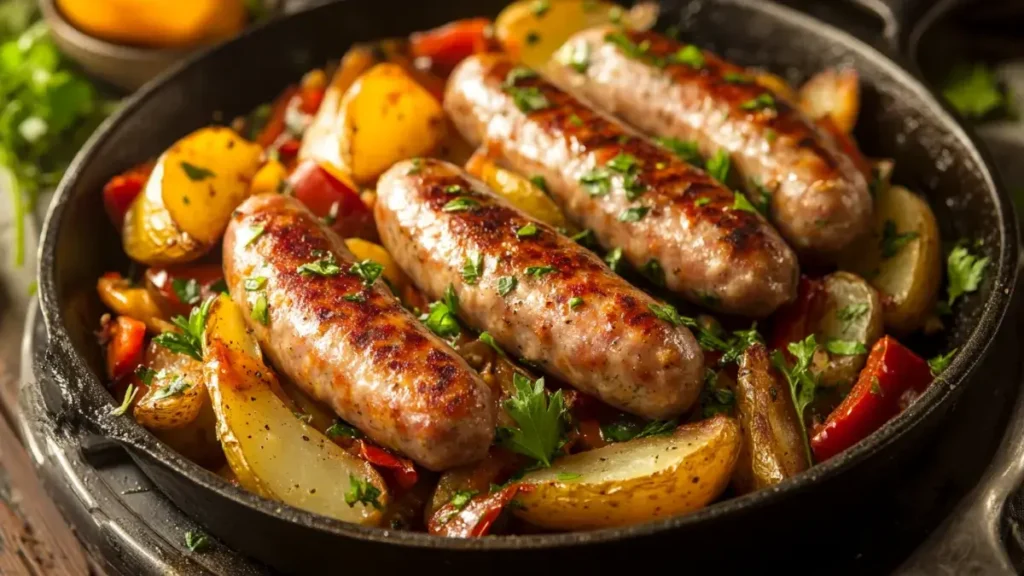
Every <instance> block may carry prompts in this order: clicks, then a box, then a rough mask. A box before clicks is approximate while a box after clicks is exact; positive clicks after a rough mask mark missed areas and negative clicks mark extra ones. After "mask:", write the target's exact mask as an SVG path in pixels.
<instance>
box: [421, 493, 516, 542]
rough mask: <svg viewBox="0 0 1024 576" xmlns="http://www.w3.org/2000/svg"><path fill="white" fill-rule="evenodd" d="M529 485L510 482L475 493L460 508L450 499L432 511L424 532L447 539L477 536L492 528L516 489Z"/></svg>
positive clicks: (485, 533)
mask: <svg viewBox="0 0 1024 576" xmlns="http://www.w3.org/2000/svg"><path fill="white" fill-rule="evenodd" d="M530 489H532V486H526V485H523V484H512V485H509V486H506V487H505V488H502V489H501V490H498V491H497V492H491V493H489V494H482V495H479V496H475V497H474V498H473V499H472V500H470V501H469V503H468V504H466V505H465V506H464V507H462V508H461V509H459V508H458V507H456V506H455V505H454V504H452V503H451V502H449V503H448V504H445V505H444V506H442V507H441V508H439V509H438V510H437V512H434V515H433V516H431V518H430V522H429V523H428V525H427V531H428V532H429V533H431V534H434V535H435V536H447V537H449V538H480V537H481V536H486V535H488V534H489V533H490V531H491V526H492V525H493V524H494V521H495V520H497V519H498V516H501V512H502V511H503V510H504V509H505V507H506V506H508V504H509V503H510V502H512V499H513V498H515V496H516V494H519V492H525V491H527V490H530Z"/></svg>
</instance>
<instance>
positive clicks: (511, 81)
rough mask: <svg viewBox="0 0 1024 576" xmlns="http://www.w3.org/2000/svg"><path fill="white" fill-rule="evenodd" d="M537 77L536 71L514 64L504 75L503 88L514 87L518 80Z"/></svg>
mask: <svg viewBox="0 0 1024 576" xmlns="http://www.w3.org/2000/svg"><path fill="white" fill-rule="evenodd" d="M536 77H537V73H536V72H534V71H533V70H530V69H529V68H527V67H525V66H516V67H515V68H512V69H511V70H509V71H508V74H506V75H505V88H515V87H516V84H518V83H519V81H520V80H531V79H533V78H536Z"/></svg>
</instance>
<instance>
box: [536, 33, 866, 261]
mask: <svg viewBox="0 0 1024 576" xmlns="http://www.w3.org/2000/svg"><path fill="white" fill-rule="evenodd" d="M686 50H690V53H689V57H686V58H681V57H680V55H684V54H686V53H687V52H686ZM574 55H575V56H574ZM584 55H585V56H584ZM694 57H696V59H695V58H694ZM574 62H575V64H574ZM687 62H688V63H687ZM697 64H699V66H698V65H697ZM550 69H551V73H552V75H553V79H554V81H555V82H556V83H557V84H559V85H560V86H563V87H567V88H568V89H569V90H571V91H572V92H573V93H574V94H576V95H577V96H579V97H580V98H582V99H583V100H584V101H585V102H587V103H589V104H592V105H594V106H595V107H597V108H598V109H600V110H602V111H604V112H607V113H609V114H613V115H615V116H617V117H619V118H621V119H622V120H624V121H626V122H627V123H629V124H631V125H632V126H635V127H636V128H638V129H640V130H641V131H643V132H646V133H648V134H651V135H654V136H661V137H667V138H676V139H681V140H688V141H694V142H696V143H697V145H698V148H699V149H700V151H701V153H702V154H704V155H706V156H710V155H711V154H714V153H715V152H717V151H718V150H721V149H725V150H728V152H729V154H730V157H731V159H732V163H733V165H734V166H735V167H736V168H737V169H738V171H739V173H740V175H741V176H742V177H743V183H744V186H745V189H746V190H747V191H748V195H751V196H753V197H755V198H756V197H757V196H760V195H762V194H770V195H771V216H772V220H773V222H774V223H775V224H776V225H777V226H778V227H779V231H780V232H781V233H782V235H783V237H785V238H786V240H787V241H788V242H789V243H790V244H791V245H792V246H793V247H794V248H796V250H797V252H800V253H802V254H806V255H808V256H812V257H815V258H816V259H819V260H828V259H831V258H832V257H834V255H835V254H836V253H838V252H839V251H841V250H842V249H843V248H845V247H846V246H847V245H848V244H849V243H850V242H852V241H853V240H855V239H856V238H857V237H858V236H860V235H861V234H862V233H864V231H865V230H867V228H868V226H869V224H870V221H871V211H872V201H871V194H870V193H869V191H868V186H867V182H866V181H865V179H864V175H863V174H861V173H860V172H859V171H858V170H857V169H856V168H855V166H854V163H853V162H852V161H851V160H850V158H849V157H848V156H846V155H845V154H844V153H842V152H841V151H840V149H839V148H838V146H837V145H836V143H835V141H834V140H833V138H832V137H831V136H830V135H828V134H827V133H825V132H824V131H823V130H821V129H819V128H818V127H817V126H816V125H815V123H814V122H813V121H811V120H810V119H809V118H807V117H806V116H805V115H804V114H803V113H802V112H800V111H799V110H797V109H796V108H794V107H792V106H791V105H789V104H788V103H787V102H785V101H783V100H782V99H780V98H778V97H777V96H776V95H774V94H773V93H772V92H771V91H770V90H768V89H766V88H764V87H762V86H760V85H758V84H757V83H756V82H755V81H754V79H753V78H752V77H751V76H749V75H748V74H746V72H745V70H744V69H742V68H740V67H738V66H736V65H734V64H730V63H728V62H726V61H724V60H722V59H721V58H719V57H717V56H715V55H714V54H712V53H710V52H707V51H703V52H700V51H696V49H695V48H687V47H686V45H685V44H681V43H679V42H676V41H674V40H671V39H669V38H666V37H664V36H660V35H658V34H656V33H654V32H634V31H623V30H618V29H615V28H606V27H600V28H594V29H590V30H585V31H583V32H580V33H578V34H577V35H575V36H574V37H572V38H570V39H569V41H568V42H567V43H566V44H565V45H564V46H563V47H562V48H561V49H560V50H559V51H558V52H557V53H556V57H555V58H553V59H552V62H551V67H550Z"/></svg>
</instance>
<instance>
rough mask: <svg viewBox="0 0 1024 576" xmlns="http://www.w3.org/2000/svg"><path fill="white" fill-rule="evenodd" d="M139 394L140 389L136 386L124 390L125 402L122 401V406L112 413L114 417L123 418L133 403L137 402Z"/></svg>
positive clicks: (129, 386)
mask: <svg viewBox="0 0 1024 576" xmlns="http://www.w3.org/2000/svg"><path fill="white" fill-rule="evenodd" d="M138 393H139V389H138V388H136V387H135V385H134V384H129V385H128V387H127V388H125V389H124V400H122V401H121V405H120V406H118V407H117V408H114V409H113V410H111V411H110V414H111V415H112V416H122V415H124V413H125V412H127V411H128V409H129V408H131V407H132V401H133V400H135V395H136V394H138Z"/></svg>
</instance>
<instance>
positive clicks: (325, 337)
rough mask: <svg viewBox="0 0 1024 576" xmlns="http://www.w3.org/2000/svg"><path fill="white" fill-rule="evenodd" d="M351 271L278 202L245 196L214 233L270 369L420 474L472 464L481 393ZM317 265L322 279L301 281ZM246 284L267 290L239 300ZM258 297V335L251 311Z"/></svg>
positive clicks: (292, 205) (437, 345) (483, 437)
mask: <svg viewBox="0 0 1024 576" xmlns="http://www.w3.org/2000/svg"><path fill="white" fill-rule="evenodd" d="M259 230H262V233H261V234H259V235H258V236H256V238H255V239H253V240H252V241H248V239H249V238H250V237H251V236H252V235H253V233H254V231H259ZM331 261H333V262H334V263H335V264H336V265H335V266H333V267H332V266H331V265H330V262H331ZM354 261H355V259H354V257H353V256H352V253H351V252H349V251H348V249H347V248H346V247H345V245H344V243H343V242H342V240H341V239H340V238H338V236H336V235H335V234H334V233H333V232H331V231H329V230H327V229H326V228H325V227H324V226H323V224H321V223H320V221H319V220H318V219H317V218H316V216H314V215H313V214H312V213H311V212H309V211H308V210H307V209H306V208H305V207H304V206H303V205H302V204H301V203H300V202H299V201H298V200H295V199H294V198H291V197H289V196H281V195H276V194H264V195H259V196H253V197H251V198H249V199H248V200H246V201H245V202H244V203H243V204H242V205H241V206H240V207H239V208H238V210H237V211H236V213H235V216H234V218H232V220H231V224H230V225H229V226H228V229H227V232H226V233H225V235H224V275H225V280H226V281H227V283H228V286H229V288H230V290H231V296H232V298H233V299H234V300H235V302H237V303H238V304H239V306H241V307H242V308H243V310H244V311H245V312H246V314H245V316H246V318H247V319H248V320H249V326H250V327H251V328H252V329H253V332H254V333H255V335H256V338H257V340H258V341H259V343H260V345H261V347H262V348H263V350H264V351H266V352H267V354H268V356H269V357H270V359H271V360H272V361H273V363H274V365H275V366H276V367H277V368H278V369H279V370H281V371H282V372H283V373H284V374H286V375H287V376H288V377H289V378H291V379H292V380H293V381H295V383H296V384H298V385H299V386H300V387H301V388H302V389H303V390H305V391H306V392H307V393H308V394H309V395H311V396H312V397H314V398H316V399H318V400H320V401H322V402H324V403H325V404H327V405H329V406H330V407H331V408H333V409H334V411H335V412H336V413H337V414H338V415H339V416H341V417H342V418H344V419H345V420H347V421H348V422H350V423H351V424H352V425H354V426H355V427H357V428H359V429H360V430H362V431H363V432H364V433H365V434H366V435H367V436H369V437H370V438H372V439H373V440H374V441H376V442H379V443H380V444H382V445H384V446H387V447H388V448H392V449H394V450H397V451H399V452H401V453H403V454H405V455H406V456H408V457H410V458H412V459H413V460H415V461H416V462H418V463H420V464H422V465H423V466H425V467H427V468H430V469H432V470H443V469H447V468H451V467H454V466H458V465H461V464H466V463H469V462H473V461H475V460H479V459H481V458H483V456H484V455H485V454H486V453H487V450H488V447H489V446H490V444H491V441H492V440H493V438H494V427H495V412H496V408H495V404H494V402H493V400H492V398H491V391H490V389H489V388H488V386H487V385H486V384H485V383H484V382H483V381H482V380H480V378H479V377H478V376H477V374H476V372H474V371H473V370H472V369H471V368H470V367H469V366H468V365H466V363H465V361H463V359H462V358H461V357H459V355H458V354H456V353H455V351H454V350H452V349H451V348H450V347H449V346H448V345H447V344H445V343H444V342H442V341H441V340H440V339H439V338H437V337H436V336H434V334H432V333H431V332H430V331H429V330H427V328H426V327H424V326H423V325H421V324H420V323H419V321H417V320H416V318H415V317H414V316H413V315H412V314H410V313H409V312H408V311H406V310H405V309H404V308H403V307H402V306H401V304H400V303H399V302H398V300H397V299H396V298H395V297H394V296H393V295H392V294H391V292H390V291H389V290H388V288H387V287H386V286H385V285H384V284H383V282H381V281H379V280H378V281H376V282H373V283H372V284H371V285H369V286H366V285H365V282H364V279H363V278H361V277H360V276H358V275H357V274H355V273H353V271H352V264H353V263H354ZM317 262H319V263H320V266H315V267H317V268H319V269H320V270H322V271H324V272H326V273H327V275H322V274H319V273H316V272H309V271H308V270H307V271H306V272H305V273H304V272H302V271H300V267H302V266H304V265H308V264H311V263H317ZM250 278H265V279H266V280H265V281H263V280H260V281H257V282H256V283H258V284H260V286H261V287H260V288H259V289H258V290H247V289H246V287H245V281H246V279H250ZM253 284H254V283H250V288H253V287H254V286H253ZM259 295H263V296H264V297H265V299H266V302H267V312H268V313H267V322H266V325H264V324H263V323H262V322H260V321H258V320H256V319H253V315H252V313H251V310H252V308H253V306H254V305H255V303H256V302H257V300H258V296H259Z"/></svg>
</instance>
